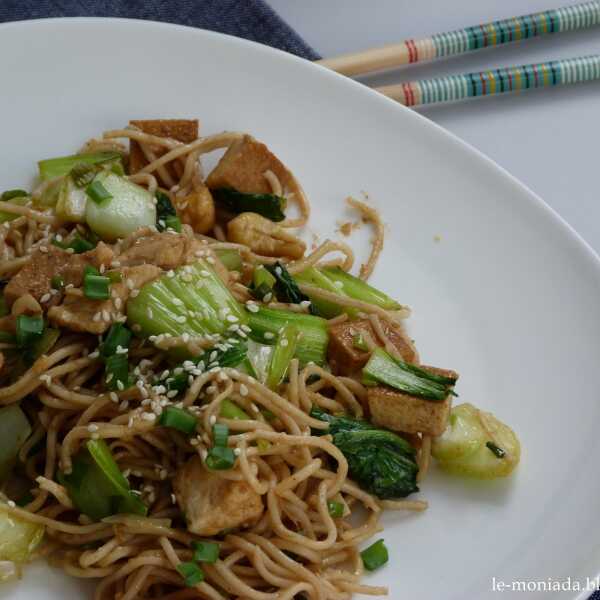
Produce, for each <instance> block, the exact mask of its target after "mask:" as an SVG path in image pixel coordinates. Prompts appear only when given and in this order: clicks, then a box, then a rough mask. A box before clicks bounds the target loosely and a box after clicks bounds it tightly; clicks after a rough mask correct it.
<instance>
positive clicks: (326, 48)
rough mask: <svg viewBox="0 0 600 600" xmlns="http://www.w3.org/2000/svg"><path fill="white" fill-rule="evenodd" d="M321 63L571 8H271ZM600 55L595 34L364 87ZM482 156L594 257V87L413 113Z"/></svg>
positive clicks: (453, 4) (598, 121)
mask: <svg viewBox="0 0 600 600" xmlns="http://www.w3.org/2000/svg"><path fill="white" fill-rule="evenodd" d="M269 2H270V4H271V6H272V7H273V8H274V9H275V10H276V11H277V12H278V13H279V14H280V15H281V16H282V17H283V18H284V19H285V20H286V21H287V22H288V23H289V24H290V25H291V26H292V27H294V28H295V29H296V31H298V32H299V33H300V35H302V36H303V37H304V39H305V40H306V41H307V42H308V43H309V44H311V45H312V47H313V48H314V49H315V50H316V51H317V52H319V53H320V54H321V55H322V56H325V57H327V56H334V55H336V54H341V53H345V52H353V51H358V50H362V49H367V48H371V47H374V46H380V45H383V44H389V43H393V42H397V41H400V40H403V39H406V38H420V37H426V36H428V35H431V34H433V33H438V32H443V31H448V30H452V29H458V28H461V27H465V26H469V25H476V24H479V23H485V22H487V21H492V20H496V19H501V18H507V17H511V16H516V15H522V14H526V13H530V12H536V11H539V10H546V9H549V8H555V7H558V6H559V5H565V4H575V2H572V1H569V0H520V1H519V0H477V1H475V0H452V1H448V0H419V1H418V2H415V1H414V0H413V1H412V2H409V1H408V0H269ZM597 53H600V28H596V29H591V30H587V31H580V32H571V33H564V34H562V33H561V34H558V35H551V36H547V37H545V38H537V39H534V40H529V41H525V42H521V43H516V44H512V45H510V46H504V47H502V48H492V49H489V50H484V51H481V52H476V53H472V54H470V55H466V56H461V57H456V58H450V59H447V60H444V61H436V62H433V63H429V64H423V65H420V66H413V67H408V68H404V69H403V70H401V71H396V72H391V73H386V74H382V75H376V76H372V77H370V78H368V79H365V81H368V83H369V84H375V85H382V84H386V83H397V82H399V81H401V80H411V79H420V78H424V77H435V76H439V75H446V74H451V73H463V72H467V71H479V70H481V69H484V68H490V67H491V68H495V67H500V66H508V65H515V64H526V63H531V62H540V61H545V60H553V59H557V58H568V57H575V56H582V55H585V54H597ZM418 110H419V111H420V112H421V114H423V115H425V116H426V117H427V118H429V119H431V120H432V121H435V122H436V123H438V124H440V125H442V126H443V127H445V128H446V129H448V130H449V131H451V132H453V133H455V134H456V135H458V136H459V137H461V138H462V139H464V140H466V141H467V142H469V143H470V144H472V145H473V146H474V147H475V148H477V149H479V150H481V151H482V152H483V153H485V154H487V155H488V156H489V157H491V158H492V159H493V160H495V161H496V162H497V163H498V164H500V165H501V166H502V167H504V168H505V169H507V170H508V171H509V172H510V173H512V174H513V175H515V176H516V177H517V178H518V179H520V180H521V181H522V182H523V183H524V184H525V185H527V186H528V187H529V188H530V189H531V190H533V191H534V192H536V193H537V194H539V195H540V196H541V197H542V198H543V199H544V200H545V201H546V202H547V203H548V204H549V205H550V206H552V207H553V208H554V209H555V210H556V211H557V212H558V213H559V214H560V215H561V216H562V217H563V218H564V219H565V220H566V221H568V222H569V223H570V224H571V225H572V226H573V228H574V229H575V230H576V231H578V232H579V233H580V234H581V235H582V236H583V238H584V239H585V240H586V241H587V242H588V243H589V244H590V245H591V246H592V247H593V248H594V249H595V250H596V252H598V253H600V191H599V190H598V187H599V186H598V182H599V175H600V82H595V83H586V84H582V85H578V86H570V87H564V88H554V89H550V90H548V89H545V90H537V91H535V90H534V91H530V92H526V93H523V94H505V95H503V96H497V97H494V98H484V99H482V100H472V101H469V102H464V103H460V104H454V105H438V106H430V107H427V108H422V109H418Z"/></svg>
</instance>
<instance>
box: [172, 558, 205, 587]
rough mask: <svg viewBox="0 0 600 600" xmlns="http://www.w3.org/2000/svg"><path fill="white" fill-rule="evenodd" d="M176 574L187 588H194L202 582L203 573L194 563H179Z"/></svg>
mask: <svg viewBox="0 0 600 600" xmlns="http://www.w3.org/2000/svg"><path fill="white" fill-rule="evenodd" d="M177 572H178V573H179V574H180V575H181V576H182V577H183V580H184V582H185V585H186V586H187V587H194V586H195V585H198V584H199V583H201V582H202V581H204V572H203V571H202V569H201V568H200V567H199V566H198V565H197V564H196V563H195V562H191V561H190V562H182V563H179V564H178V565H177Z"/></svg>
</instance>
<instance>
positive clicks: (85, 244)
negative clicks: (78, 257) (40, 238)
mask: <svg viewBox="0 0 600 600" xmlns="http://www.w3.org/2000/svg"><path fill="white" fill-rule="evenodd" d="M52 244H53V245H54V246H57V247H58V248H62V249H63V250H68V249H69V248H71V249H72V250H73V251H74V252H75V254H82V253H83V252H89V251H90V250H93V249H94V248H95V247H96V244H95V243H93V242H92V241H90V240H88V239H86V238H84V237H82V236H81V235H79V234H78V233H76V234H75V235H74V236H73V237H72V238H71V241H68V242H62V241H60V242H59V241H58V240H57V239H56V238H55V239H53V240H52Z"/></svg>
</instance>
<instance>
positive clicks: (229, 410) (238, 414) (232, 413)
mask: <svg viewBox="0 0 600 600" xmlns="http://www.w3.org/2000/svg"><path fill="white" fill-rule="evenodd" d="M219 416H221V417H223V418H224V419H237V420H242V421H243V420H246V419H249V418H250V417H249V416H248V415H247V414H246V413H245V412H244V411H243V410H242V409H241V408H240V407H239V406H238V405H237V404H234V403H233V402H232V401H231V400H228V399H227V398H225V400H223V402H221V410H220V412H219Z"/></svg>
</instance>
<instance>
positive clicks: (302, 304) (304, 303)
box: [300, 300, 311, 308]
mask: <svg viewBox="0 0 600 600" xmlns="http://www.w3.org/2000/svg"><path fill="white" fill-rule="evenodd" d="M310 304H311V302H310V300H302V302H300V306H301V307H302V308H308V307H309V306H310Z"/></svg>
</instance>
